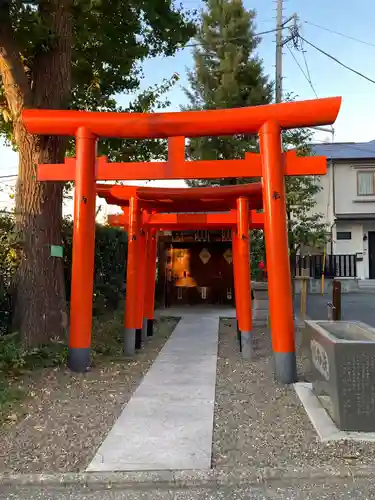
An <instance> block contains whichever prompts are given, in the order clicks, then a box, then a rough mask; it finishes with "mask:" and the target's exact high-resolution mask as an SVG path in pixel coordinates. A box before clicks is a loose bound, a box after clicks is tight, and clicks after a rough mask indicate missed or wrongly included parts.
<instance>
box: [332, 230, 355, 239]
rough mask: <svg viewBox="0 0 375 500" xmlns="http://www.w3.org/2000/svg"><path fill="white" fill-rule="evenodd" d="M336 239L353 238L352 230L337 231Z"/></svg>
mask: <svg viewBox="0 0 375 500" xmlns="http://www.w3.org/2000/svg"><path fill="white" fill-rule="evenodd" d="M336 239H337V240H351V239H352V233H351V232H350V231H337V234H336Z"/></svg>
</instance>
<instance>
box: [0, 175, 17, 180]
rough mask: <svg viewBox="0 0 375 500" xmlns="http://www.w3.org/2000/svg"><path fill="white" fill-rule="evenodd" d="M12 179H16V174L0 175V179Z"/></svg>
mask: <svg viewBox="0 0 375 500" xmlns="http://www.w3.org/2000/svg"><path fill="white" fill-rule="evenodd" d="M12 177H17V174H10V175H0V179H11V178H12Z"/></svg>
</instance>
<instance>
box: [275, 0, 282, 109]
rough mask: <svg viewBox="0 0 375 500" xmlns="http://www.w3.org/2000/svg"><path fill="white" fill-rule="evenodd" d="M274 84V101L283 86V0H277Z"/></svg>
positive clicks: (279, 98)
mask: <svg viewBox="0 0 375 500" xmlns="http://www.w3.org/2000/svg"><path fill="white" fill-rule="evenodd" d="M275 86H276V89H275V97H276V102H281V99H282V88H283V0H277V11H276V78H275Z"/></svg>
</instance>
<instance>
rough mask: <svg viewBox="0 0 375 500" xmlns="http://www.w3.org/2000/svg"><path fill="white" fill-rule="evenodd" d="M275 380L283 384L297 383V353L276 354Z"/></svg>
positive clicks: (274, 354) (274, 355)
mask: <svg viewBox="0 0 375 500" xmlns="http://www.w3.org/2000/svg"><path fill="white" fill-rule="evenodd" d="M273 357H274V367H275V379H276V380H277V381H278V382H281V383H282V384H294V383H295V382H297V380H298V378H297V360H296V353H295V352H274V353H273Z"/></svg>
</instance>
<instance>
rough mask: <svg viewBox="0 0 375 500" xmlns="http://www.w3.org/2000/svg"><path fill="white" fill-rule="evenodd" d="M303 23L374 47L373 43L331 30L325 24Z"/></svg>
mask: <svg viewBox="0 0 375 500" xmlns="http://www.w3.org/2000/svg"><path fill="white" fill-rule="evenodd" d="M303 22H304V23H305V24H309V25H310V26H315V27H316V28H320V29H322V30H324V31H328V33H333V34H334V35H339V36H342V37H344V38H348V39H349V40H353V41H354V42H358V43H362V44H364V45H368V46H369V47H375V43H371V42H366V41H365V40H360V39H359V38H355V37H354V36H350V35H346V34H345V33H341V32H340V31H335V30H332V29H331V28H326V27H325V26H321V25H320V24H315V23H312V22H310V21H303Z"/></svg>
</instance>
